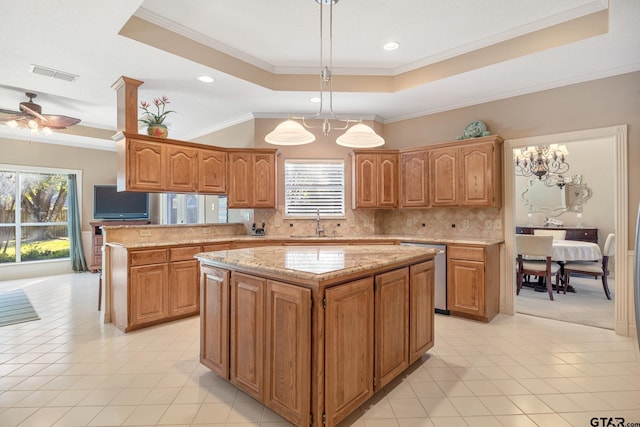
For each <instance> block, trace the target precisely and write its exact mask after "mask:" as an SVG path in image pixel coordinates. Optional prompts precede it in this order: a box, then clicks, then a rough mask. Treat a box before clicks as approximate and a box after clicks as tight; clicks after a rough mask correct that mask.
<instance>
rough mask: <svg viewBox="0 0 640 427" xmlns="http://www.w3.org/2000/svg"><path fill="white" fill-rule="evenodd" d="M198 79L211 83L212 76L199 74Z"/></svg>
mask: <svg viewBox="0 0 640 427" xmlns="http://www.w3.org/2000/svg"><path fill="white" fill-rule="evenodd" d="M198 80H200V81H201V82H203V83H213V77H210V76H200V77H198Z"/></svg>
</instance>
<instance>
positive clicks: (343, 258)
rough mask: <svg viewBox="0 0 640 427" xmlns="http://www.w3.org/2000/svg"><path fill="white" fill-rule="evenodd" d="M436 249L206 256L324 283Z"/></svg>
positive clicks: (278, 249)
mask: <svg viewBox="0 0 640 427" xmlns="http://www.w3.org/2000/svg"><path fill="white" fill-rule="evenodd" d="M435 254H436V251H435V250H434V249H426V248H420V247H414V246H395V245H394V246H380V245H375V246H368V245H356V246H353V245H350V246H349V245H336V246H268V247H261V248H247V249H232V250H227V251H217V252H203V253H199V254H196V258H197V259H198V260H200V261H201V262H203V263H205V264H211V265H214V266H218V267H223V268H230V269H240V270H244V271H251V272H255V273H263V274H267V275H268V274H275V275H278V276H288V277H292V278H295V279H298V280H305V281H313V282H323V281H328V280H331V279H336V278H340V277H344V276H348V275H353V274H357V273H359V272H367V271H370V270H375V269H379V268H383V267H386V266H391V265H402V264H410V263H414V262H420V261H423V260H427V259H431V258H432V257H433V256H434V255H435Z"/></svg>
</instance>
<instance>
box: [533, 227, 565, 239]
mask: <svg viewBox="0 0 640 427" xmlns="http://www.w3.org/2000/svg"><path fill="white" fill-rule="evenodd" d="M533 235H534V236H553V240H564V238H565V237H567V230H540V229H537V228H536V229H534V230H533Z"/></svg>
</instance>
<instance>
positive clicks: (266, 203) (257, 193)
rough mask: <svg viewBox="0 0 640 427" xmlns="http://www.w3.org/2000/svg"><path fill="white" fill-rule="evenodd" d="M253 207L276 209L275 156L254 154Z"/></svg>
mask: <svg viewBox="0 0 640 427" xmlns="http://www.w3.org/2000/svg"><path fill="white" fill-rule="evenodd" d="M253 156H254V160H253V169H254V172H253V185H252V188H253V207H255V208H275V207H276V196H275V195H276V183H275V181H276V173H275V171H276V166H275V161H276V159H275V156H274V155H273V154H254V155H253Z"/></svg>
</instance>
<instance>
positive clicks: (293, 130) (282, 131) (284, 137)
mask: <svg viewBox="0 0 640 427" xmlns="http://www.w3.org/2000/svg"><path fill="white" fill-rule="evenodd" d="M264 140H265V141H266V142H268V143H269V144H274V145H302V144H308V143H310V142H313V141H315V140H316V137H315V136H314V135H313V134H312V133H311V132H309V131H308V130H306V129H305V128H304V126H302V125H301V124H300V123H298V122H296V121H293V120H291V119H289V120H286V121H284V122H282V123H280V124H279V125H278V126H276V128H275V129H274V130H272V131H271V132H269V133H268V134H267V136H265V137H264Z"/></svg>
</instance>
